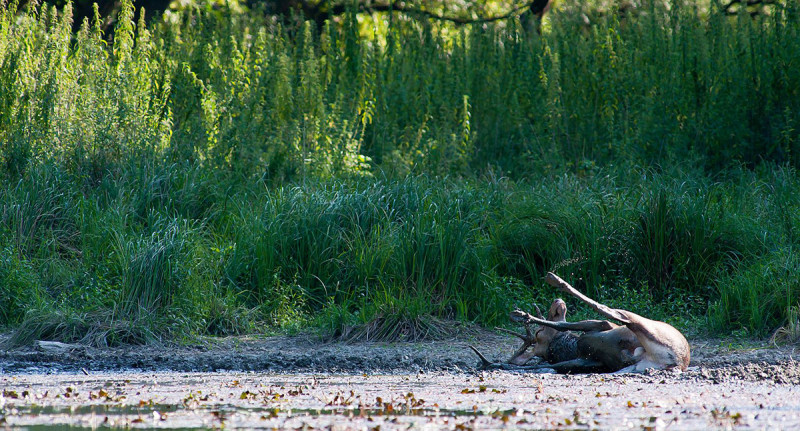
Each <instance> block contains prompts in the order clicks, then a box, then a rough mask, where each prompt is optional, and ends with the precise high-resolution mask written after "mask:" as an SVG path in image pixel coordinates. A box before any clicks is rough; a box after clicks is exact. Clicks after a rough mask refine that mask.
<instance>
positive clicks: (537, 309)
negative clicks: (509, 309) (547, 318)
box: [533, 304, 544, 319]
mask: <svg viewBox="0 0 800 431" xmlns="http://www.w3.org/2000/svg"><path fill="white" fill-rule="evenodd" d="M533 308H534V309H536V317H538V318H540V319H544V315H543V314H542V310H540V309H539V306H538V305H536V304H533Z"/></svg>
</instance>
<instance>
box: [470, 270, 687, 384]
mask: <svg viewBox="0 0 800 431" xmlns="http://www.w3.org/2000/svg"><path fill="white" fill-rule="evenodd" d="M545 282H546V283H547V284H549V285H551V286H553V287H556V288H558V289H560V290H561V291H562V292H565V293H569V294H570V295H572V296H575V297H576V298H578V299H579V300H581V301H582V302H584V303H586V304H587V305H589V307H591V308H592V309H593V310H595V311H596V312H598V313H600V314H601V315H603V316H604V317H606V318H608V319H611V320H614V321H616V322H619V323H621V325H620V324H616V323H613V322H610V321H608V320H582V321H579V322H567V321H566V304H565V303H564V301H563V300H561V299H556V300H555V301H553V304H552V305H551V307H550V310H549V312H548V316H547V319H544V318H542V316H541V312H539V310H538V307H536V309H537V315H538V317H537V316H532V315H530V314H528V313H526V312H524V311H522V310H519V309H516V310H514V311H512V312H511V320H513V321H515V322H519V323H522V324H524V325H525V328H526V333H525V334H519V333H517V332H514V331H509V330H504V331H505V332H509V333H512V334H513V335H516V336H517V337H519V338H521V339H522V340H523V345H522V346H521V347H520V348H519V349H517V351H516V352H515V353H514V355H512V357H511V359H509V361H508V363H506V364H501V363H492V362H490V361H488V360H487V359H486V358H485V357H484V356H483V355H482V354H481V353H480V352H479V351H478V350H477V349H476V348H474V347H472V346H470V348H472V350H473V351H474V352H475V353H476V354H477V355H478V357H479V358H480V359H481V362H482V365H481V366H482V368H484V369H507V370H530V371H537V372H543V371H544V372H548V371H549V372H557V373H561V374H577V373H590V372H615V373H642V372H644V371H645V370H648V369H658V370H662V369H678V370H680V371H686V369H687V368H688V366H689V362H690V359H691V349H690V347H689V342H688V341H686V337H684V336H683V334H682V333H681V332H680V331H678V330H677V329H676V328H675V327H673V326H672V325H670V324H668V323H665V322H661V321H657V320H651V319H648V318H645V317H642V316H640V315H638V314H636V313H633V312H630V311H627V310H622V309H615V308H611V307H608V306H606V305H604V304H600V303H598V302H597V301H595V300H593V299H591V298H589V297H587V296H585V295H583V294H582V293H580V292H579V291H577V290H576V289H575V288H574V287H572V286H571V285H570V284H569V283H567V282H566V281H564V280H563V279H561V278H560V277H559V276H557V275H555V274H553V273H552V272H548V273H547V275H546V276H545ZM534 323H535V324H537V325H539V329H538V330H537V331H536V332H535V333H534V334H532V333H531V331H530V327H529V326H530V325H531V324H534ZM572 331H578V332H581V333H582V334H581V335H575V334H574V333H572ZM554 343H555V344H554ZM572 343H574V348H572V347H571V344H572ZM530 346H533V347H534V348H533V350H532V351H528V350H529V347H530ZM534 356H538V357H540V358H542V359H544V360H545V361H547V362H549V363H548V364H539V365H533V366H527V365H525V364H526V363H527V362H528V360H529V359H531V358H532V357H534Z"/></svg>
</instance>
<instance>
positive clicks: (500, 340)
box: [0, 331, 800, 384]
mask: <svg viewBox="0 0 800 431" xmlns="http://www.w3.org/2000/svg"><path fill="white" fill-rule="evenodd" d="M517 344H518V341H517V340H516V339H514V338H512V337H510V336H507V335H503V334H497V333H493V332H488V331H483V332H476V333H473V334H470V335H469V336H465V337H460V338H457V339H453V340H446V341H435V342H422V343H356V344H344V343H322V342H320V341H319V340H317V339H314V338H311V337H235V338H224V339H210V340H205V341H203V342H201V343H196V344H194V345H189V346H127V347H119V348H106V349H97V348H92V347H88V346H79V345H55V346H51V345H46V344H39V343H34V345H32V346H26V347H21V348H16V349H11V350H4V351H0V372H3V373H41V372H47V373H54V372H78V371H80V372H100V371H131V370H140V371H180V372H216V371H259V372H270V373H334V374H335V373H348V374H358V373H373V374H374V373H389V374H393V373H415V372H419V371H425V372H431V371H443V372H456V373H458V372H469V371H472V370H473V369H474V367H475V365H476V364H477V362H478V361H477V358H476V356H475V354H474V353H473V352H471V351H470V349H469V347H468V346H470V345H474V346H476V347H478V348H479V349H481V350H482V351H483V352H484V353H485V354H486V355H487V357H489V358H490V359H493V360H503V359H505V358H507V357H508V356H509V355H510V353H511V352H512V351H513V350H514V348H515V347H516V345H517ZM691 344H692V363H691V365H692V369H691V370H690V371H688V372H687V373H686V374H688V375H697V376H700V377H704V378H708V379H712V380H724V379H727V378H729V377H730V378H735V379H740V380H746V381H772V382H775V383H789V384H800V365H798V362H797V360H798V354H800V350H798V346H797V345H783V346H775V345H769V344H756V343H750V344H748V345H742V344H733V343H732V342H731V341H721V340H695V341H692V342H691Z"/></svg>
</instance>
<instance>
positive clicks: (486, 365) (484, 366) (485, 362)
mask: <svg viewBox="0 0 800 431" xmlns="http://www.w3.org/2000/svg"><path fill="white" fill-rule="evenodd" d="M469 348H470V349H472V351H473V352H475V354H476V355H478V358H480V360H481V369H484V370H485V369H487V368H489V367H490V366H491V365H492V361H490V360H488V359H486V356H483V353H481V352H480V351H479V350H478V349H476V348H475V347H474V346H472V345H470V346H469Z"/></svg>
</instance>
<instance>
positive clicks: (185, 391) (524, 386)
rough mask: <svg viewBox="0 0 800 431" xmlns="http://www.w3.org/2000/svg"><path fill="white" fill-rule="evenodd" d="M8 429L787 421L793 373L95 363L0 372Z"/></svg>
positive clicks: (651, 425) (1, 411)
mask: <svg viewBox="0 0 800 431" xmlns="http://www.w3.org/2000/svg"><path fill="white" fill-rule="evenodd" d="M0 385H1V386H2V388H3V389H2V397H0V424H2V425H0V426H5V427H8V428H14V429H31V430H37V429H40V430H41V429H56V428H58V429H64V428H67V427H70V428H72V429H81V428H85V429H96V428H98V427H113V428H117V427H125V428H142V429H150V428H169V429H204V428H227V429H232V428H234V429H243V428H246V429H272V428H281V429H286V428H292V429H312V428H331V429H405V428H409V427H411V428H423V429H458V430H461V429H499V428H513V429H541V428H550V429H593V428H601V429H609V428H611V429H620V428H634V429H648V430H656V429H707V428H709V427H713V428H741V429H765V428H770V429H772V428H776V429H787V428H797V427H799V426H800V400H798V396H797V394H798V393H797V389H796V387H795V386H794V385H790V384H779V383H775V382H774V381H769V380H767V381H744V380H740V379H727V380H725V381H719V380H714V379H710V378H704V377H703V376H702V375H701V374H700V371H699V370H693V371H690V372H687V373H683V374H673V373H654V374H651V375H586V376H559V375H529V374H514V373H507V372H492V373H477V374H475V373H472V374H470V373H449V372H445V373H442V372H434V373H427V372H417V373H410V374H397V375H371V374H359V375H314V374H288V375H287V374H272V373H260V372H217V373H181V372H169V371H167V372H154V373H145V372H130V371H129V372H98V373H89V374H88V375H87V374H84V373H83V372H80V373H57V374H51V375H43V374H12V375H3V376H2V377H0Z"/></svg>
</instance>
